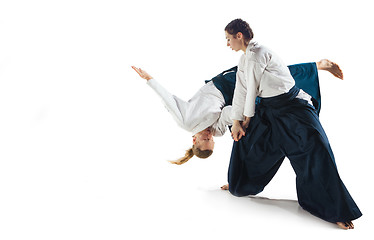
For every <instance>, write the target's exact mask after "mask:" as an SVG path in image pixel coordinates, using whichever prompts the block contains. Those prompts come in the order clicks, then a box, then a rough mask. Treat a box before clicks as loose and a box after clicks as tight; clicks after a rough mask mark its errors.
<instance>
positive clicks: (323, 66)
mask: <svg viewBox="0 0 374 240" xmlns="http://www.w3.org/2000/svg"><path fill="white" fill-rule="evenodd" d="M316 64H317V69H319V70H326V71H328V72H330V73H331V74H332V75H334V76H335V77H337V78H340V79H342V80H343V72H342V70H341V69H340V67H339V65H338V64H336V63H334V62H331V61H330V60H328V59H322V60H321V61H319V62H316Z"/></svg>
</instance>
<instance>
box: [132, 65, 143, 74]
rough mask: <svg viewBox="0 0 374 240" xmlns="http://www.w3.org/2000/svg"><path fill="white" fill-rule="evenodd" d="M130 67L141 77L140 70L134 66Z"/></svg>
mask: <svg viewBox="0 0 374 240" xmlns="http://www.w3.org/2000/svg"><path fill="white" fill-rule="evenodd" d="M131 67H132V69H134V70H135V71H136V72H137V73H138V74H139V76H142V75H141V69H140V68H137V67H135V66H131Z"/></svg>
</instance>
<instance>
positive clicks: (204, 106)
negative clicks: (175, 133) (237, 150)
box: [147, 79, 232, 136]
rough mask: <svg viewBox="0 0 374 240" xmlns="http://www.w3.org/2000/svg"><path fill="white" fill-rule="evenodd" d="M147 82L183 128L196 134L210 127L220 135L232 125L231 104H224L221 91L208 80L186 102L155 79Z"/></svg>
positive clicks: (214, 132)
mask: <svg viewBox="0 0 374 240" xmlns="http://www.w3.org/2000/svg"><path fill="white" fill-rule="evenodd" d="M147 84H148V85H149V86H150V87H151V88H152V89H153V90H154V91H155V92H156V93H157V94H158V95H159V96H160V97H161V99H162V101H163V103H164V105H165V107H166V109H167V110H168V111H169V112H170V114H171V115H172V116H173V118H174V120H175V121H176V122H177V123H178V125H179V126H180V127H182V128H183V129H185V130H187V131H189V132H192V134H196V133H198V132H200V131H203V130H204V129H206V128H208V127H211V131H212V133H213V135H214V136H222V135H223V134H224V133H225V131H226V126H227V125H232V120H231V106H226V107H224V105H225V99H224V98H223V95H222V93H221V92H220V91H219V90H218V89H217V88H216V87H215V86H214V84H213V82H208V83H207V84H205V85H204V86H203V87H202V88H200V90H199V91H198V92H197V93H196V94H195V95H194V96H193V97H192V98H191V99H190V100H188V101H187V102H186V101H183V100H181V99H180V98H178V97H177V96H174V95H172V94H170V93H169V92H168V91H167V90H166V89H165V88H163V87H162V86H161V85H160V84H159V83H158V82H157V81H156V80H155V79H151V80H148V81H147Z"/></svg>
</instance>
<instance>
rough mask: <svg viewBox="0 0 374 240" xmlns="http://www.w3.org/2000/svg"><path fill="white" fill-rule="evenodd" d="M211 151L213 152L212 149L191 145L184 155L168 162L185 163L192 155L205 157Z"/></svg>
mask: <svg viewBox="0 0 374 240" xmlns="http://www.w3.org/2000/svg"><path fill="white" fill-rule="evenodd" d="M212 153H213V150H200V148H198V147H196V146H195V145H193V146H192V148H190V149H188V150H187V151H186V154H185V155H184V157H181V158H179V159H178V160H176V161H169V162H170V163H172V164H177V165H182V164H183V163H186V162H187V161H188V160H190V159H191V158H192V157H193V156H196V157H198V158H207V157H209V156H210V155H212Z"/></svg>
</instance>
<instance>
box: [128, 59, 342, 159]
mask: <svg viewBox="0 0 374 240" xmlns="http://www.w3.org/2000/svg"><path fill="white" fill-rule="evenodd" d="M132 68H133V69H134V70H135V71H136V72H137V73H138V74H139V76H140V77H142V78H144V79H146V80H147V84H148V85H149V86H150V87H151V88H152V89H153V90H154V91H155V92H156V93H157V94H158V95H159V96H160V97H161V99H162V101H163V102H164V105H165V107H166V108H167V109H168V111H169V112H170V114H171V115H172V116H173V118H174V119H175V120H176V122H177V123H178V124H179V125H180V126H181V127H182V128H183V129H185V130H187V131H189V132H192V134H193V137H192V141H193V145H192V147H191V148H190V149H188V150H187V151H186V154H185V156H184V157H182V158H180V159H178V160H177V161H173V162H172V163H175V164H183V163H185V162H187V161H188V160H189V159H190V158H192V157H193V156H194V155H195V156H197V157H199V158H207V157H209V156H210V155H211V154H212V152H213V149H214V139H213V136H222V135H223V134H224V133H225V131H226V126H231V125H232V120H231V102H232V97H233V94H234V88H235V82H236V71H237V67H233V68H231V69H228V70H226V71H224V72H222V73H220V74H218V75H217V76H216V77H214V78H213V79H212V80H209V81H206V84H205V85H204V86H203V87H202V88H201V89H200V90H199V91H198V92H197V93H196V94H195V95H194V96H193V97H192V98H191V99H190V100H189V101H187V102H186V101H183V100H181V99H180V98H178V97H176V96H174V95H172V94H170V93H169V92H168V91H167V90H165V89H164V88H163V87H162V86H161V85H160V84H159V83H158V82H157V81H156V80H155V79H153V78H152V76H151V75H149V74H148V73H147V72H145V71H144V70H142V69H140V68H136V67H134V66H133V67H132ZM289 69H290V71H291V74H292V75H293V76H294V77H295V81H296V82H297V84H298V86H299V87H300V88H303V89H304V90H305V91H307V92H308V93H310V94H311V95H312V96H313V99H314V100H315V101H314V104H315V105H318V107H317V109H318V110H317V111H318V112H319V109H320V92H319V79H318V71H317V70H326V71H329V72H330V73H332V74H333V75H334V76H336V77H338V78H340V79H343V73H342V71H341V70H340V68H339V66H338V65H337V64H335V63H333V62H331V61H329V60H327V59H324V60H321V61H319V62H317V63H304V64H296V65H291V66H289Z"/></svg>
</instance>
